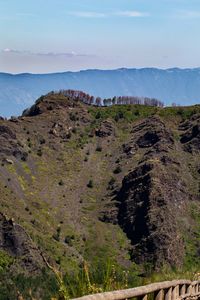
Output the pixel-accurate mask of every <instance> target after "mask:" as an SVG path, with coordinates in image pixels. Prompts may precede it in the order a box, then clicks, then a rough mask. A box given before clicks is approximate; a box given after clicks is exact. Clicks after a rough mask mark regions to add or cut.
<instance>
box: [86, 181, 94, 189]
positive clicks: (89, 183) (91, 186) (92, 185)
mask: <svg viewBox="0 0 200 300" xmlns="http://www.w3.org/2000/svg"><path fill="white" fill-rule="evenodd" d="M87 187H89V188H93V187H94V183H93V180H92V179H90V180H89V182H88V184H87Z"/></svg>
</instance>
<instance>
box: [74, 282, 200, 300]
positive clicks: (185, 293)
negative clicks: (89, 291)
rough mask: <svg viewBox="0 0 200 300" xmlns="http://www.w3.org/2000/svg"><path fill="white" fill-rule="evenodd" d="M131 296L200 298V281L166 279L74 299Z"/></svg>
mask: <svg viewBox="0 0 200 300" xmlns="http://www.w3.org/2000/svg"><path fill="white" fill-rule="evenodd" d="M150 297H151V298H150ZM130 298H135V299H137V300H148V298H150V299H151V300H185V299H186V300H189V299H194V300H198V299H200V281H193V282H192V281H190V280H173V281H164V282H158V283H152V284H148V285H145V286H140V287H136V288H131V289H126V290H119V291H114V292H105V293H99V294H93V295H88V296H83V297H80V298H75V299H73V300H125V299H130Z"/></svg>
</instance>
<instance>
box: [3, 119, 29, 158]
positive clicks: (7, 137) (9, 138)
mask: <svg viewBox="0 0 200 300" xmlns="http://www.w3.org/2000/svg"><path fill="white" fill-rule="evenodd" d="M0 155H1V156H4V157H5V156H14V157H16V158H19V159H22V160H26V158H27V156H28V154H27V153H26V152H25V151H24V150H23V148H22V147H21V145H20V142H18V140H17V137H16V134H15V132H14V131H13V130H12V129H11V128H9V127H8V126H5V125H0Z"/></svg>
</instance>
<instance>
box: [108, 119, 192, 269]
mask: <svg viewBox="0 0 200 300" xmlns="http://www.w3.org/2000/svg"><path fill="white" fill-rule="evenodd" d="M174 144H175V142H174V139H173V135H172V133H171V131H170V130H169V129H168V128H166V126H165V124H164V123H163V122H162V121H161V120H160V119H159V118H157V117H151V118H148V119H146V120H145V121H143V122H140V123H139V124H138V125H136V126H135V127H134V128H133V130H132V139H131V141H130V142H129V143H127V144H126V145H123V153H125V154H126V155H127V157H128V158H130V157H131V156H133V157H134V155H137V151H139V149H143V151H145V152H144V154H143V158H142V159H141V160H140V161H139V163H138V165H137V166H136V167H135V168H134V169H133V170H132V171H130V172H129V174H128V175H127V176H125V177H124V179H123V181H122V186H121V189H120V190H119V191H118V192H117V195H116V198H115V201H116V206H117V207H118V214H117V216H116V212H115V214H113V213H109V214H108V215H107V218H106V217H105V215H104V219H105V221H111V222H112V223H114V224H115V222H116V217H117V220H118V224H119V225H120V226H121V228H122V229H123V230H124V232H125V233H126V235H127V237H128V238H129V239H130V240H131V243H132V250H131V253H132V259H133V260H134V261H135V262H136V263H144V262H149V263H151V264H152V265H153V266H154V267H155V268H158V269H159V268H161V267H162V264H163V262H167V263H168V264H170V265H171V266H174V265H176V266H180V265H181V264H182V262H183V258H184V242H183V240H182V238H181V237H180V235H179V229H178V225H177V223H176V220H177V218H178V217H177V216H178V215H179V214H180V213H181V209H182V206H183V205H184V203H186V202H187V196H186V195H187V192H186V188H185V183H184V181H183V180H181V179H180V176H179V174H178V168H177V166H180V163H179V161H177V160H176V159H174V158H172V157H171V155H170V152H171V151H175V146H174ZM169 170H170V172H169ZM172 199H173V200H172ZM172 201H173V202H172ZM172 207H173V209H172ZM108 211H110V212H113V211H114V210H111V209H109V210H108Z"/></svg>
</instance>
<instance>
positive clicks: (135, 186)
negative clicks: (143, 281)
mask: <svg viewBox="0 0 200 300" xmlns="http://www.w3.org/2000/svg"><path fill="white" fill-rule="evenodd" d="M0 160H1V164H0V195H1V197H0V205H1V209H0V213H1V214H0V270H1V272H0V276H2V278H3V280H6V279H5V278H7V277H6V276H7V275H6V274H8V273H7V270H8V269H9V270H10V271H9V272H10V273H9V274H11V276H14V277H15V278H14V279H13V282H15V289H12V290H13V291H15V292H16V291H17V288H18V289H20V288H22V286H23V287H24V286H25V283H23V285H22V283H21V282H22V280H21V281H20V279H19V278H24V276H25V277H27V278H29V279H26V280H31V279H30V278H40V279H37V280H38V281H39V283H38V281H37V280H36V279H34V280H35V281H34V280H33V281H31V286H34V288H33V289H35V285H37V286H38V288H39V289H40V291H41V289H42V287H44V286H45V288H48V287H49V286H51V289H50V288H49V293H53V289H56V284H55V282H54V280H53V279H52V276H53V275H52V274H49V273H48V271H47V267H46V262H45V259H44V258H46V259H47V260H48V261H49V262H50V264H52V265H55V266H57V268H61V270H62V272H63V273H65V272H67V273H68V274H72V273H74V272H76V271H78V269H79V268H80V266H81V265H82V263H83V261H87V262H88V263H89V264H90V265H92V266H96V267H97V268H103V266H104V265H105V264H106V262H108V261H111V262H115V263H117V265H118V266H119V267H120V268H121V269H129V270H130V271H131V270H132V271H131V272H135V273H134V274H136V273H137V274H138V275H139V274H140V276H141V275H142V276H145V274H146V273H147V271H148V270H162V268H164V267H166V266H169V267H170V266H171V267H173V268H174V267H177V268H182V269H187V270H191V269H192V268H193V267H198V266H199V259H198V257H199V255H200V234H199V232H200V231H199V229H200V206H199V201H200V195H199V191H200V163H199V162H200V106H193V107H187V108H184V107H177V108H157V107H150V106H149V107H148V106H140V105H120V106H118V105H114V106H112V107H107V108H106V107H104V108H101V107H92V106H89V105H86V104H83V103H82V102H80V101H78V100H77V101H75V100H71V99H70V98H68V97H65V96H63V95H62V94H60V95H59V94H52V95H47V96H45V97H42V98H40V99H39V100H38V101H37V102H36V105H35V106H34V107H33V108H32V109H31V110H29V112H26V115H24V116H21V117H19V118H13V119H11V120H3V119H2V120H0ZM138 266H139V267H138ZM45 272H47V273H45ZM44 274H48V275H44ZM16 278H18V279H16ZM41 278H43V279H42V280H41ZM44 278H45V280H44ZM2 282H4V283H5V281H2ZM23 282H25V279H23ZM28 282H30V281H28ZM36 282H37V284H36ZM53 282H54V283H53ZM42 285H43V286H42ZM29 286H30V285H29ZM25 287H27V286H25ZM25 287H24V288H25ZM2 289H3V287H2V286H1V284H0V290H2ZM8 289H9V287H8ZM36 290H37V289H36ZM4 292H5V293H7V291H6V290H5V291H4ZM46 297H47V296H46ZM0 299H1V297H0ZM2 299H3V298H2ZM42 299H46V298H45V297H44V298H42ZM47 299H48V298H47Z"/></svg>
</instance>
